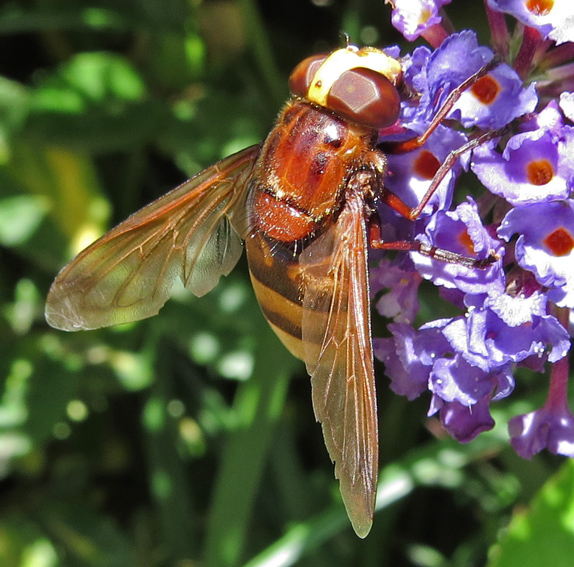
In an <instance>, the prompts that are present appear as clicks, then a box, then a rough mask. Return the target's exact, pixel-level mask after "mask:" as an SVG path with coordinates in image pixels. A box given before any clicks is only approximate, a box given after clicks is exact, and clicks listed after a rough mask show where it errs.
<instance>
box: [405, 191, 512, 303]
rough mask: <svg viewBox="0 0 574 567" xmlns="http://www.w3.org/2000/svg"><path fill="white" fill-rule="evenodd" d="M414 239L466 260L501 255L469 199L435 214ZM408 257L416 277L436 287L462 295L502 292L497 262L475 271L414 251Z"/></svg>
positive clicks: (499, 249) (497, 242) (500, 247)
mask: <svg viewBox="0 0 574 567" xmlns="http://www.w3.org/2000/svg"><path fill="white" fill-rule="evenodd" d="M418 240H420V241H421V242H424V243H425V244H427V245H429V246H437V247H439V248H443V249H447V250H449V251H451V252H455V253H457V254H460V255H462V256H467V257H470V258H477V259H485V258H488V257H489V256H490V255H491V254H502V246H501V243H500V242H499V241H498V240H495V239H494V238H492V237H491V236H490V235H489V233H488V231H487V230H486V229H485V228H484V226H483V225H482V220H481V218H480V216H479V215H478V210H477V207H476V204H475V203H474V201H473V200H472V199H470V198H469V199H468V202H466V203H461V204H460V205H459V206H458V207H457V208H456V209H455V211H453V212H449V211H447V212H444V211H439V212H437V213H436V214H435V215H434V216H433V217H432V218H431V219H430V221H429V222H428V224H427V226H426V229H425V232H424V234H422V235H419V237H418ZM411 258H412V260H413V263H414V264H415V267H416V268H417V270H418V271H419V272H420V274H421V275H422V276H423V277H424V278H426V279H430V280H431V281H433V283H435V284H436V285H442V286H446V287H450V288H457V289H459V290H461V291H463V292H465V293H484V292H485V291H486V290H488V289H498V290H499V291H502V290H503V289H504V285H505V280H504V272H503V270H502V262H500V261H498V262H495V263H493V264H492V265H491V266H490V267H488V268H486V269H483V270H479V269H477V268H472V267H470V268H469V267H467V266H464V265H461V264H459V263H456V262H452V263H449V262H441V261H438V260H435V259H433V258H430V257H429V256H424V255H422V254H420V253H418V252H413V253H411Z"/></svg>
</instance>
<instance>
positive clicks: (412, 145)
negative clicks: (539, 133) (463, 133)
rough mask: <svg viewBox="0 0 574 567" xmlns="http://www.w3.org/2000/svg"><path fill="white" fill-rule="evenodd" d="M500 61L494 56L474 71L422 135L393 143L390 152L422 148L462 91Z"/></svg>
mask: <svg viewBox="0 0 574 567" xmlns="http://www.w3.org/2000/svg"><path fill="white" fill-rule="evenodd" d="M500 62H501V60H500V59H499V58H498V57H497V56H494V57H493V58H492V59H491V60H490V61H489V62H488V63H486V65H484V66H482V67H481V68H480V69H479V70H478V71H477V72H476V73H474V75H471V76H470V77H468V79H466V80H465V81H463V82H462V83H461V84H460V85H458V86H457V87H455V88H454V89H453V90H452V91H451V93H450V94H449V95H448V97H447V98H446V100H445V101H444V104H443V105H442V106H441V107H440V108H439V109H438V111H437V113H436V114H435V115H434V116H433V119H432V120H431V122H430V124H429V125H428V126H427V129H426V130H425V131H424V132H423V133H422V134H421V135H420V136H418V137H416V138H411V139H410V140H405V141H403V142H397V143H395V144H393V145H392V146H391V148H390V149H389V150H388V153H395V154H403V153H406V152H412V151H413V150H416V149H417V148H420V147H421V146H422V145H423V144H424V143H425V142H426V141H427V140H428V139H429V137H430V135H431V134H432V133H433V132H434V131H435V130H436V129H437V127H438V125H439V124H441V123H442V122H443V121H444V119H445V118H446V117H447V115H448V113H449V112H450V111H451V110H452V107H453V106H454V105H455V103H456V101H457V100H458V99H459V98H460V96H461V95H462V93H464V92H465V91H466V90H467V89H468V88H470V87H472V86H473V85H474V84H475V83H476V82H477V81H478V80H479V79H481V78H482V77H484V76H485V75H488V73H490V71H492V69H494V68H495V67H497V66H498V65H499V64H500Z"/></svg>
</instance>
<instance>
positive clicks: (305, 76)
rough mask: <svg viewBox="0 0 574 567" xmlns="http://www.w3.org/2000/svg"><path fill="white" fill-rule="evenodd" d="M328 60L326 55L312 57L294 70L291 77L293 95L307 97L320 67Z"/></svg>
mask: <svg viewBox="0 0 574 567" xmlns="http://www.w3.org/2000/svg"><path fill="white" fill-rule="evenodd" d="M325 59H327V56H326V55H312V56H311V57H307V59H304V60H303V61H301V63H299V65H297V67H295V69H293V72H292V73H291V76H290V77H289V90H290V91H291V94H294V95H296V96H301V97H307V92H308V91H309V87H310V86H311V81H312V80H313V77H314V76H315V73H316V72H317V70H318V69H319V67H320V66H321V65H322V64H323V63H324V62H325Z"/></svg>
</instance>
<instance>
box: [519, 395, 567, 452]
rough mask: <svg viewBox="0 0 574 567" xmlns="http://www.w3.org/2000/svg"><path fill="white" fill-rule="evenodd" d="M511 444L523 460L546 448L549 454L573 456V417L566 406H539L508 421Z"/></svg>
mask: <svg viewBox="0 0 574 567" xmlns="http://www.w3.org/2000/svg"><path fill="white" fill-rule="evenodd" d="M508 431H509V433H510V438H511V439H510V443H511V444H512V446H513V447H514V449H515V451H516V452H517V453H518V454H519V455H520V456H521V457H523V458H525V459H530V458H532V456H533V455H535V454H536V453H539V452H540V451H542V449H544V448H545V447H548V449H549V450H550V451H551V452H552V453H556V454H559V455H565V456H567V457H574V416H573V415H572V414H571V413H570V410H569V409H568V408H567V407H565V406H564V407H562V408H560V409H559V410H558V411H557V409H556V408H547V407H542V408H540V409H538V410H536V411H533V412H530V413H527V414H524V415H517V416H515V417H513V418H512V419H511V420H510V421H509V422H508Z"/></svg>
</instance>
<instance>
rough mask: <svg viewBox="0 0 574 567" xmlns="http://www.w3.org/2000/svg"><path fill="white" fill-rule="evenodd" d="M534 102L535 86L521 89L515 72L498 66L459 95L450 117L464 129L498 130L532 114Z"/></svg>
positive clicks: (509, 68) (520, 83) (535, 97)
mask: <svg viewBox="0 0 574 567" xmlns="http://www.w3.org/2000/svg"><path fill="white" fill-rule="evenodd" d="M537 102H538V96H537V94H536V90H535V88H534V85H530V86H529V87H528V88H527V89H524V88H523V83H522V80H521V79H520V77H519V76H518V75H517V74H516V71H514V70H513V69H512V68H511V67H509V66H508V65H499V66H498V67H496V68H495V69H493V70H492V71H491V72H490V73H488V75H485V76H484V77H482V78H481V79H479V80H478V81H477V83H476V84H475V85H473V86H472V87H471V88H470V89H468V90H467V91H465V92H464V93H463V94H462V96H461V97H460V99H459V100H458V102H457V103H456V104H455V105H454V108H453V110H452V114H451V115H450V117H451V118H455V119H457V120H460V121H461V123H462V124H463V126H465V127H466V128H469V127H471V126H478V127H479V128H491V129H497V128H502V127H503V126H506V125H507V124H508V123H510V122H512V120H514V119H515V118H518V117H519V116H522V115H524V114H527V113H528V112H532V111H533V110H534V109H535V108H536V104H537Z"/></svg>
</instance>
